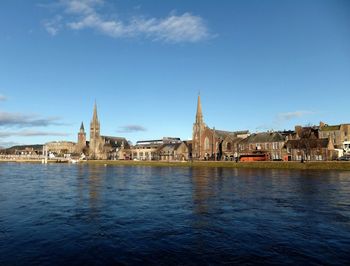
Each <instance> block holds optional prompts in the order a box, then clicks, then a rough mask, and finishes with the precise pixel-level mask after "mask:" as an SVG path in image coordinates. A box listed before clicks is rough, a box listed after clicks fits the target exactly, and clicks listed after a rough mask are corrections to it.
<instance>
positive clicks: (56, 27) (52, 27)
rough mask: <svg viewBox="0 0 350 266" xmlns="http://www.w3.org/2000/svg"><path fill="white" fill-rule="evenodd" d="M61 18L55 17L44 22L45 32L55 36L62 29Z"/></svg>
mask: <svg viewBox="0 0 350 266" xmlns="http://www.w3.org/2000/svg"><path fill="white" fill-rule="evenodd" d="M61 22H62V16H60V15H56V16H55V17H53V18H52V19H48V20H44V21H43V22H42V23H43V26H44V28H45V30H46V31H47V32H48V33H49V34H50V35H51V36H55V35H57V34H58V32H59V31H60V30H61V29H62V23H61Z"/></svg>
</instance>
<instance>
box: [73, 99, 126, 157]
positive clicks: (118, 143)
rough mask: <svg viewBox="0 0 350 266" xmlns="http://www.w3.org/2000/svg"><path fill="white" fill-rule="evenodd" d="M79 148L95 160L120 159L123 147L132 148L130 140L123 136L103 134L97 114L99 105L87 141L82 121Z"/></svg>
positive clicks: (94, 112)
mask: <svg viewBox="0 0 350 266" xmlns="http://www.w3.org/2000/svg"><path fill="white" fill-rule="evenodd" d="M77 149H78V151H79V152H80V153H84V154H85V155H88V157H89V158H90V159H93V160H111V159H119V158H118V154H120V151H121V150H123V149H130V145H129V143H128V141H127V140H126V139H125V138H123V137H111V136H101V134H100V121H99V119H98V116H97V106H96V103H95V105H94V111H93V115H92V119H91V122H90V141H89V142H87V141H86V133H85V129H84V124H83V123H81V126H80V131H79V133H78V143H77Z"/></svg>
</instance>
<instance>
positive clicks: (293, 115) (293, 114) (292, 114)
mask: <svg viewBox="0 0 350 266" xmlns="http://www.w3.org/2000/svg"><path fill="white" fill-rule="evenodd" d="M313 113H314V112H311V111H295V112H287V113H279V114H277V117H276V119H277V121H280V122H282V121H289V120H292V119H294V118H298V117H302V116H305V115H309V114H313Z"/></svg>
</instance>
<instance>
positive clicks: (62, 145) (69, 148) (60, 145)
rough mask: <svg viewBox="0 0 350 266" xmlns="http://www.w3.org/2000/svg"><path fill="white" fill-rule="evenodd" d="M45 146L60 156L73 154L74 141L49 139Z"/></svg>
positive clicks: (74, 148) (74, 149)
mask: <svg viewBox="0 0 350 266" xmlns="http://www.w3.org/2000/svg"><path fill="white" fill-rule="evenodd" d="M45 146H46V149H47V151H48V152H50V153H53V154H55V155H61V156H64V155H65V154H73V153H75V151H76V143H75V142H72V141H51V142H47V143H46V144H45Z"/></svg>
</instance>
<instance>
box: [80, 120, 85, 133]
mask: <svg viewBox="0 0 350 266" xmlns="http://www.w3.org/2000/svg"><path fill="white" fill-rule="evenodd" d="M84 131H85V129H84V123H83V122H81V126H80V132H84Z"/></svg>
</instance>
